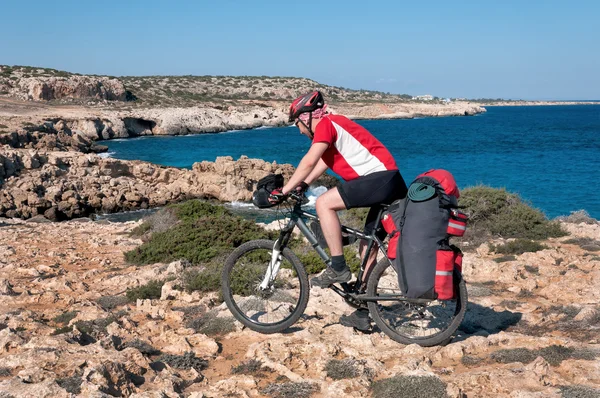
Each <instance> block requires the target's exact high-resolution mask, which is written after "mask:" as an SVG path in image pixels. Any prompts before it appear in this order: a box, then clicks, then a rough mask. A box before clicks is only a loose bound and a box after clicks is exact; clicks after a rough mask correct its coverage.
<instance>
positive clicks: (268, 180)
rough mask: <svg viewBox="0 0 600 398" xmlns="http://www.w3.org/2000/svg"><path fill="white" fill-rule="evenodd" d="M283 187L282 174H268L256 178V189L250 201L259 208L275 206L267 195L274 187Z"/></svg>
mask: <svg viewBox="0 0 600 398" xmlns="http://www.w3.org/2000/svg"><path fill="white" fill-rule="evenodd" d="M279 188H283V175H281V174H269V175H268V176H266V177H263V178H261V179H260V180H258V183H257V184H256V190H255V191H254V192H253V193H252V203H253V204H254V206H256V207H258V208H259V209H266V208H269V207H273V206H275V204H273V203H271V202H269V196H270V195H271V192H273V191H274V190H275V189H279Z"/></svg>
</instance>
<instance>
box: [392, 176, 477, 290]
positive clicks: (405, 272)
mask: <svg viewBox="0 0 600 398" xmlns="http://www.w3.org/2000/svg"><path fill="white" fill-rule="evenodd" d="M459 195H460V194H459V191H458V187H457V186H456V182H455V181H454V177H453V176H452V174H450V173H449V172H448V171H446V170H439V169H438V170H429V171H428V172H426V173H423V174H421V175H419V176H418V177H417V178H416V179H415V181H413V183H412V184H411V185H410V186H409V190H408V195H407V197H406V198H405V199H400V200H397V201H395V202H394V203H392V205H391V206H390V207H389V208H388V211H387V212H386V213H385V214H384V215H383V220H382V224H383V226H384V228H385V230H386V231H387V232H388V233H389V234H390V240H389V242H388V257H389V258H390V259H392V260H393V261H392V263H393V265H394V267H395V268H396V271H397V274H398V282H399V285H400V289H401V290H402V293H403V294H404V295H405V296H406V297H408V298H429V299H434V298H438V299H441V300H447V299H451V298H453V295H454V289H453V270H454V268H457V269H460V267H461V266H462V253H460V250H459V249H458V248H456V247H455V246H453V247H450V246H449V236H462V234H464V230H465V227H466V221H467V217H466V215H464V214H463V213H460V212H458V210H457V209H456V207H457V205H458V196H459ZM451 215H452V216H451ZM451 217H452V218H451ZM458 263H460V264H458Z"/></svg>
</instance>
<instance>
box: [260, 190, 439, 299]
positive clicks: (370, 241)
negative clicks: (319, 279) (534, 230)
mask: <svg viewBox="0 0 600 398" xmlns="http://www.w3.org/2000/svg"><path fill="white" fill-rule="evenodd" d="M386 209H387V206H386V205H381V209H380V210H379V213H378V215H377V221H376V223H375V227H374V228H373V231H377V230H378V228H379V226H380V225H381V216H382V215H383V212H384V211H385V210H386ZM305 218H307V219H310V220H315V221H317V222H318V221H319V217H317V216H316V215H314V214H312V213H309V212H307V211H305V210H303V209H302V204H301V203H300V202H298V201H296V203H295V204H294V208H293V210H292V213H291V217H290V221H289V222H288V223H287V225H286V226H285V227H284V228H283V229H282V230H281V233H280V234H279V238H278V239H277V240H276V241H275V246H274V247H273V253H272V255H271V263H270V265H269V267H268V269H267V274H266V275H265V278H264V279H263V281H262V283H261V284H260V287H261V289H263V290H264V289H267V288H268V287H269V286H270V284H271V282H272V281H273V280H274V279H275V277H276V276H277V272H278V271H279V266H280V264H281V260H282V257H281V252H282V251H283V249H284V248H285V247H286V246H287V244H288V242H289V240H290V238H291V236H292V232H293V230H294V228H295V227H296V226H297V227H298V229H299V230H300V232H301V233H302V235H304V237H306V239H307V240H308V242H309V243H310V244H311V246H312V247H313V249H315V251H316V252H317V253H318V254H319V257H321V259H323V261H324V262H325V264H327V265H330V264H331V258H330V257H329V256H328V255H327V253H326V252H325V250H324V249H323V248H322V247H321V245H320V244H319V242H318V241H317V238H316V237H315V236H314V234H313V233H312V231H311V230H310V228H309V227H308V225H306V222H305V221H304V219H305ZM341 229H342V232H345V233H349V234H353V235H355V236H356V237H358V238H360V239H364V240H366V241H367V249H366V251H365V255H364V256H363V258H362V259H361V265H360V270H359V272H358V276H357V280H356V283H355V284H354V285H349V284H348V283H342V284H341V286H342V289H340V288H339V287H337V286H335V285H331V286H330V287H329V288H330V289H332V290H333V291H334V292H335V293H337V294H338V295H340V296H341V297H342V298H343V299H345V300H346V301H347V302H348V303H350V304H353V305H361V304H364V303H366V302H370V301H371V302H377V301H403V302H407V303H411V304H427V303H430V302H431V301H432V300H431V299H415V298H407V297H405V296H403V295H401V294H385V295H378V296H376V297H370V296H367V295H366V294H364V293H362V292H364V289H365V288H366V283H367V281H368V279H369V276H370V274H369V273H370V271H371V269H372V268H373V267H371V268H370V269H369V270H366V265H367V261H368V260H369V255H370V254H371V251H372V250H373V246H374V245H375V244H377V245H378V249H379V250H380V251H381V253H382V254H383V255H384V257H385V258H386V259H387V260H388V261H390V259H389V258H388V256H387V252H386V250H385V249H384V244H383V242H382V241H381V240H380V239H379V238H378V237H377V236H375V232H373V233H371V234H369V235H366V234H364V233H363V232H361V231H358V230H356V229H354V228H350V227H347V226H345V225H341ZM390 264H391V261H390Z"/></svg>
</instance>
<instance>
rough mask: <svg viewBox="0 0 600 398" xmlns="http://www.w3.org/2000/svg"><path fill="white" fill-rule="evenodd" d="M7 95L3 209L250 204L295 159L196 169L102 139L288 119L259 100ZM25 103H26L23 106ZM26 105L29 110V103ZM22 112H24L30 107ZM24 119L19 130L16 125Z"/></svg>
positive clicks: (0, 119) (58, 215) (32, 212)
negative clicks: (59, 102)
mask: <svg viewBox="0 0 600 398" xmlns="http://www.w3.org/2000/svg"><path fill="white" fill-rule="evenodd" d="M6 104H7V102H6V101H4V102H3V100H0V126H4V127H3V128H6V129H7V130H5V132H3V133H2V132H0V145H2V146H1V147H0V148H1V150H0V188H1V192H0V216H4V217H17V218H23V219H27V218H30V217H36V216H44V217H46V218H48V219H50V220H53V221H56V220H66V219H71V218H76V217H84V216H89V215H90V214H93V213H114V212H119V211H128V210H136V209H145V208H149V207H155V206H163V205H165V204H167V203H174V202H177V201H181V200H184V199H189V198H212V199H216V200H219V201H234V200H239V201H249V200H250V199H251V195H252V192H253V190H254V189H255V185H256V182H257V181H258V180H259V179H260V178H262V177H264V176H265V175H267V174H269V173H271V172H281V173H283V174H284V175H286V176H288V175H290V174H291V173H292V172H293V167H292V166H291V165H277V164H275V163H272V164H270V163H267V162H264V161H262V160H251V159H247V158H245V157H242V158H241V159H239V160H238V161H234V160H233V159H231V158H219V159H217V161H216V162H214V163H210V162H200V163H196V164H194V166H193V168H192V170H182V169H178V168H173V167H162V166H157V165H153V164H150V163H145V162H136V161H121V160H116V159H105V158H102V157H99V156H97V155H95V154H97V153H101V152H104V151H106V150H107V147H106V146H104V145H101V142H102V140H109V139H114V138H130V137H139V136H145V135H180V134H201V133H215V132H221V131H228V130H232V129H250V128H256V127H260V126H281V125H285V124H287V116H286V113H285V111H284V110H283V109H280V108H276V107H274V106H273V104H270V105H266V104H263V105H262V106H257V105H254V106H250V105H248V106H241V107H240V106H238V107H230V108H223V107H218V108H219V109H217V108H213V107H208V106H207V107H190V108H152V109H137V110H132V111H117V110H114V109H113V110H111V109H107V110H98V109H94V108H90V107H81V106H67V107H64V106H56V107H55V106H46V105H40V104H38V103H33V104H32V103H22V102H18V101H17V102H15V101H12V102H10V104H9V105H7V106H2V105H6ZM24 104H26V105H27V106H25V105H24ZM23 107H24V108H23ZM24 109H25V110H24ZM331 111H332V112H334V113H344V114H348V115H350V116H351V117H354V118H371V119H373V118H381V119H383V118H385V119H389V118H413V117H423V116H427V117H442V116H465V115H474V114H477V113H480V112H483V111H485V109H484V108H480V107H477V106H473V105H471V104H466V103H465V104H452V105H447V106H446V105H444V106H442V105H424V104H393V103H387V104H385V105H383V104H344V105H339V106H337V107H335V108H332V109H331ZM17 126H18V127H17Z"/></svg>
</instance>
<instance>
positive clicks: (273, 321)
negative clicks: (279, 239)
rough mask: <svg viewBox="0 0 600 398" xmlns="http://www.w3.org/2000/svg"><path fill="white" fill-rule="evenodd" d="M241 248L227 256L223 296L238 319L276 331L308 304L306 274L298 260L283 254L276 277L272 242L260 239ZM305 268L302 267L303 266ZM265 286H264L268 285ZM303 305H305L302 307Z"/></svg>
mask: <svg viewBox="0 0 600 398" xmlns="http://www.w3.org/2000/svg"><path fill="white" fill-rule="evenodd" d="M257 242H258V243H252V242H251V243H252V244H249V245H248V247H247V248H241V249H240V251H241V253H236V254H235V255H233V257H231V258H229V259H228V260H227V265H226V269H225V270H224V273H223V284H224V286H225V288H224V298H225V301H226V302H227V305H228V306H229V308H230V310H231V311H232V313H233V314H234V315H235V316H236V318H237V319H238V320H240V321H241V322H242V323H244V324H245V325H246V326H249V327H250V328H252V329H255V330H258V331H263V330H264V329H265V328H269V329H268V332H272V331H276V330H275V328H277V329H279V328H280V325H284V326H285V323H286V322H290V320H291V321H294V320H295V319H293V318H294V317H295V318H296V319H297V317H298V316H300V315H301V312H300V311H304V308H305V306H306V300H308V297H307V294H306V295H305V296H306V297H303V295H302V289H303V288H306V289H307V288H308V286H307V285H308V283H307V281H302V279H301V278H306V274H305V273H303V272H298V269H299V268H298V264H292V262H290V260H289V259H287V258H285V257H283V259H282V261H281V266H280V268H279V271H278V272H277V274H276V276H275V278H274V279H272V280H269V279H268V276H269V275H271V259H272V250H273V249H272V248H273V243H271V242H269V241H257ZM301 271H303V270H301ZM266 282H269V283H268V284H267V287H266V288H261V285H262V286H265V284H263V283H266ZM302 306H304V307H302Z"/></svg>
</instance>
